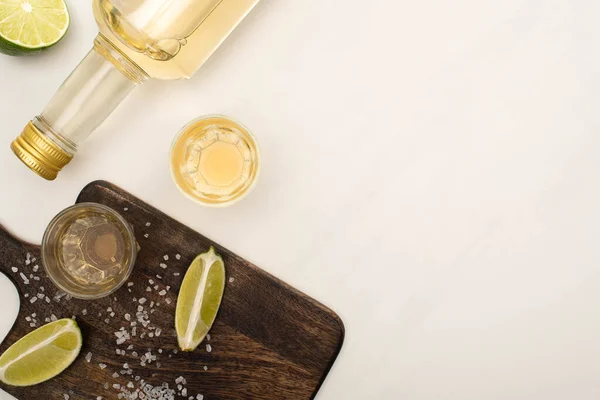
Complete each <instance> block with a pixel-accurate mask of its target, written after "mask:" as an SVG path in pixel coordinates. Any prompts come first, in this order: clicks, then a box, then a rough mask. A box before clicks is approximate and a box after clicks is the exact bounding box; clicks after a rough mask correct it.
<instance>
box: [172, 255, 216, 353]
mask: <svg viewBox="0 0 600 400" xmlns="http://www.w3.org/2000/svg"><path fill="white" fill-rule="evenodd" d="M224 290H225V264H224V263H223V259H222V258H221V256H219V255H218V254H217V253H215V249H214V248H212V247H211V248H210V251H208V252H207V253H204V254H200V255H199V256H198V257H197V258H196V259H195V260H194V261H193V262H192V265H190V268H189V269H188V271H187V272H186V274H185V278H184V279H183V284H182V285H181V290H180V291H179V297H178V298H177V310H176V312H175V329H176V330H177V340H178V342H179V347H180V348H181V350H183V351H193V350H195V349H196V347H198V345H199V344H200V342H202V340H204V337H206V334H207V333H208V331H209V330H210V328H211V327H212V324H213V322H214V321H215V318H216V317H217V312H218V311H219V307H220V306H221V299H222V298H223V291H224Z"/></svg>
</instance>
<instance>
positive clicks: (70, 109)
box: [11, 34, 149, 180]
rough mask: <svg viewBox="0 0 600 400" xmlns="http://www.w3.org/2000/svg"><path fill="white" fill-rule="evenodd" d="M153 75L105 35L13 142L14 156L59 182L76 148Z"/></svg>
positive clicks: (100, 36)
mask: <svg viewBox="0 0 600 400" xmlns="http://www.w3.org/2000/svg"><path fill="white" fill-rule="evenodd" d="M148 78H149V77H148V75H147V74H146V73H145V72H144V71H143V70H142V69H141V68H139V67H138V66H137V65H136V64H135V63H133V62H132V61H131V60H129V58H127V57H126V56H125V55H124V54H123V53H121V52H120V51H119V50H117V48H116V47H114V46H113V45H112V44H111V43H110V42H109V41H108V40H107V39H106V38H105V37H104V36H103V35H102V34H100V35H98V37H97V38H96V40H95V41H94V48H93V49H92V50H91V51H90V52H89V53H88V55H87V56H86V57H85V58H84V59H83V60H82V61H81V63H80V64H79V66H77V68H76V69H75V70H74V71H73V72H72V73H71V75H70V76H69V77H68V78H67V80H66V81H65V82H64V83H63V84H62V86H61V87H60V88H59V89H58V91H57V92H56V94H55V95H54V97H53V98H52V100H50V102H49V103H48V105H47V106H46V108H45V109H44V111H43V112H42V113H41V114H40V115H39V116H37V117H35V118H34V119H33V120H32V121H31V123H29V124H28V125H27V127H26V128H25V130H24V131H23V133H22V134H21V136H20V137H19V138H17V140H15V141H14V142H13V144H12V146H11V147H12V149H13V151H14V152H15V154H16V155H17V156H18V157H19V159H21V161H23V162H24V163H25V164H26V165H27V166H29V167H30V168H31V169H32V170H34V171H35V172H36V173H38V174H39V175H41V176H42V177H44V178H46V179H50V180H51V179H54V178H56V176H57V175H58V172H59V171H60V170H61V169H62V167H64V166H65V165H66V164H67V163H68V162H70V160H71V159H72V158H73V156H74V155H75V152H76V151H77V146H78V145H79V144H80V143H81V142H82V141H84V140H85V139H87V138H88V136H89V135H90V134H91V133H92V132H93V131H94V130H95V129H96V128H97V127H98V126H99V125H100V124H101V123H102V122H103V121H104V120H105V119H106V118H107V117H108V116H109V115H110V114H111V113H112V112H113V111H114V109H115V108H117V106H118V105H119V104H120V103H121V102H122V101H123V99H125V97H127V95H128V94H129V93H130V92H131V91H132V90H133V89H134V88H135V87H136V86H137V85H139V84H142V83H144V82H145V81H146V80H148Z"/></svg>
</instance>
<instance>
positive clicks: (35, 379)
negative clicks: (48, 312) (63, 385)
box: [0, 319, 81, 386]
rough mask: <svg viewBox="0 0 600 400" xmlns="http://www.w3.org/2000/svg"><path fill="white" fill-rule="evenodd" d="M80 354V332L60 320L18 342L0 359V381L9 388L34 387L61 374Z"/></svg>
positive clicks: (76, 327) (73, 324) (71, 321)
mask: <svg viewBox="0 0 600 400" xmlns="http://www.w3.org/2000/svg"><path fill="white" fill-rule="evenodd" d="M79 350H81V331H80V330H79V326H77V323H76V322H75V321H74V320H72V319H61V320H58V321H55V322H51V323H49V324H48V325H44V326H42V327H41V328H38V329H36V330H35V331H33V332H31V333H30V334H28V335H27V336H24V337H23V338H21V339H20V340H19V341H18V342H16V343H15V344H13V345H12V346H10V347H9V348H8V350H6V351H5V352H4V354H2V356H0V380H1V381H2V382H4V383H6V384H7V385H12V386H31V385H37V384H38V383H42V382H44V381H47V380H48V379H51V378H54V377H55V376H56V375H58V374H60V373H61V372H63V371H64V370H65V369H67V367H68V366H69V365H71V363H72V362H73V361H74V360H75V358H77V355H78V354H79Z"/></svg>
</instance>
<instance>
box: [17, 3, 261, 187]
mask: <svg viewBox="0 0 600 400" xmlns="http://www.w3.org/2000/svg"><path fill="white" fill-rule="evenodd" d="M258 2H259V0H93V7H94V16H95V18H96V22H97V24H98V27H99V29H100V33H99V34H98V36H97V37H96V39H95V41H94V47H93V48H92V50H91V51H90V52H89V53H88V55H87V56H86V57H85V58H84V59H83V61H81V63H80V64H79V66H78V67H77V68H76V69H75V70H74V71H73V72H72V73H71V75H70V76H69V78H67V80H66V81H65V82H64V83H63V85H62V86H61V87H60V88H59V90H58V91H57V93H56V94H55V95H54V97H53V98H52V100H51V101H50V103H48V105H47V106H46V108H45V109H44V111H43V112H42V113H41V114H40V115H38V116H36V117H35V118H33V120H32V121H31V122H29V123H28V124H27V126H26V127H25V129H24V130H23V132H22V133H21V135H20V136H19V137H18V138H17V139H16V140H15V141H14V142H13V143H12V145H11V148H12V150H13V151H14V153H15V154H16V155H17V157H19V159H20V160H21V161H23V162H24V163H25V164H26V165H27V166H28V167H29V168H31V169H32V170H33V171H34V172H36V173H37V174H38V175H40V176H42V177H43V178H46V179H48V180H53V179H55V178H56V177H57V175H58V173H59V172H60V170H61V169H62V168H63V167H64V166H65V165H66V164H68V163H69V162H70V161H71V159H72V158H73V156H74V155H75V153H76V151H77V147H78V146H79V144H80V143H81V142H82V141H84V140H85V139H86V138H87V137H88V136H89V135H90V134H91V133H92V132H93V131H94V130H95V129H96V128H97V127H98V125H100V124H101V123H102V122H103V121H104V120H105V119H106V118H107V117H108V116H109V115H110V114H111V113H112V111H113V110H114V109H115V108H116V107H117V106H118V105H119V104H120V103H121V102H122V101H123V99H124V98H125V97H127V95H128V94H129V93H130V92H131V91H132V90H133V89H134V88H135V87H136V86H138V85H140V84H142V83H144V82H145V81H147V80H148V79H150V78H155V79H166V80H170V79H186V78H190V77H191V76H192V75H193V74H194V73H195V72H196V71H197V70H198V69H199V68H200V67H201V66H202V65H203V64H204V62H205V61H206V60H207V59H208V58H209V57H210V56H211V55H212V54H213V53H214V51H215V50H216V49H217V48H218V47H219V46H220V44H221V43H222V42H223V41H224V40H225V39H226V38H227V36H229V34H230V33H231V32H232V31H233V30H234V29H235V28H236V27H237V25H238V24H239V23H240V22H241V21H242V20H243V19H244V18H245V17H246V15H247V14H248V13H249V12H250V11H251V10H252V8H254V6H255V5H256V4H257V3H258Z"/></svg>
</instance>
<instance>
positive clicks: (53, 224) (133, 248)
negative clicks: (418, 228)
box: [40, 202, 137, 300]
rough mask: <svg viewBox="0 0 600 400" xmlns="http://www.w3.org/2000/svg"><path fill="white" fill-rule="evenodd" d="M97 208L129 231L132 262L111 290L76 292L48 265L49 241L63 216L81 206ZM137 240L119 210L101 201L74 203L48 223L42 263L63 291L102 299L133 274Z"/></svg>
mask: <svg viewBox="0 0 600 400" xmlns="http://www.w3.org/2000/svg"><path fill="white" fill-rule="evenodd" d="M86 207H87V208H95V209H98V210H101V211H103V212H106V213H108V214H110V215H111V216H113V217H115V219H116V220H117V221H118V222H119V224H120V225H121V226H122V227H123V228H124V230H125V232H127V237H128V239H129V241H130V243H131V244H132V245H131V246H130V247H131V249H130V254H129V256H130V262H129V265H128V267H127V272H126V273H125V274H124V275H123V277H122V278H121V280H120V282H119V283H117V284H116V285H114V286H113V287H112V288H111V289H110V290H107V291H104V292H102V293H99V294H84V293H75V292H73V290H71V289H69V288H67V287H65V285H63V284H62V283H61V282H60V281H59V280H58V279H57V278H56V276H55V275H54V273H53V272H52V271H51V270H50V268H49V267H48V261H47V260H46V253H47V252H46V249H47V247H48V244H49V241H50V238H49V236H50V234H51V233H53V232H55V230H56V226H57V224H58V223H59V221H60V219H61V218H62V217H64V216H65V215H67V214H69V213H71V212H73V211H77V210H78V209H81V208H86ZM136 243H137V240H136V238H135V233H134V231H133V228H132V226H131V225H130V224H129V222H127V220H126V219H125V218H123V216H122V215H121V214H119V213H118V212H117V211H115V210H114V209H112V208H110V207H108V206H106V205H104V204H100V203H94V202H85V203H77V204H74V205H72V206H70V207H67V208H65V209H64V210H62V211H61V212H59V213H58V214H56V216H55V217H54V218H52V220H51V221H50V223H49V224H48V226H47V227H46V230H45V231H44V235H43V237H42V245H41V249H40V250H41V251H40V253H41V259H42V265H43V266H44V270H45V271H46V274H47V275H48V277H49V278H50V280H51V281H52V283H53V284H54V285H55V286H56V287H57V288H58V289H60V290H62V291H63V292H65V293H67V294H69V295H71V296H73V297H75V298H77V299H81V300H95V299H100V298H103V297H107V296H110V295H111V294H113V293H114V292H116V291H117V290H119V289H120V288H121V287H122V286H123V284H124V283H125V282H126V281H127V279H129V277H130V276H131V272H132V271H133V267H134V265H135V263H136V260H137V244H136Z"/></svg>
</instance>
